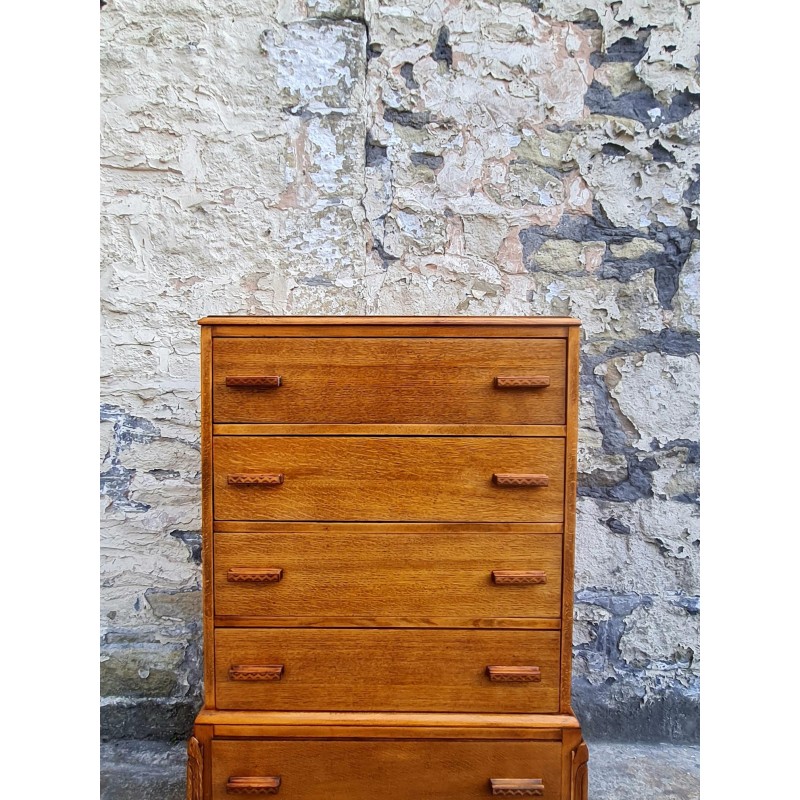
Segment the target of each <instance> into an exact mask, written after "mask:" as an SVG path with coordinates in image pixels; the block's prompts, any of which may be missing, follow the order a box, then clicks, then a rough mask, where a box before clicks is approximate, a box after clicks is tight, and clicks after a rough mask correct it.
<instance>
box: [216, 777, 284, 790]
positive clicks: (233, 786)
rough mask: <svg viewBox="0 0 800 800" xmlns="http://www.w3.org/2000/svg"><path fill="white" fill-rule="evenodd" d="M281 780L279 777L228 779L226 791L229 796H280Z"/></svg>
mask: <svg viewBox="0 0 800 800" xmlns="http://www.w3.org/2000/svg"><path fill="white" fill-rule="evenodd" d="M280 788H281V779H280V776H278V775H273V776H271V777H269V778H228V782H227V784H225V790H226V791H227V793H228V794H278V790H279V789H280Z"/></svg>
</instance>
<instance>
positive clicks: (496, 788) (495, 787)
mask: <svg viewBox="0 0 800 800" xmlns="http://www.w3.org/2000/svg"><path fill="white" fill-rule="evenodd" d="M489 784H490V788H491V791H492V796H493V797H544V782H543V781H542V779H541V778H491V779H490V780H489Z"/></svg>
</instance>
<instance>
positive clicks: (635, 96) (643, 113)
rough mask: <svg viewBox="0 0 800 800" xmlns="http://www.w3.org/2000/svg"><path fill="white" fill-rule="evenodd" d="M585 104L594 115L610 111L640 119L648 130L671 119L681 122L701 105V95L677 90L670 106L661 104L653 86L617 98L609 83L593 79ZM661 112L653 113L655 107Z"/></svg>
mask: <svg viewBox="0 0 800 800" xmlns="http://www.w3.org/2000/svg"><path fill="white" fill-rule="evenodd" d="M584 102H585V104H586V107H587V108H588V109H589V110H590V111H591V112H592V113H593V114H608V115H610V116H613V117H627V118H628V119H635V120H636V121H637V122H641V123H642V125H644V126H645V127H647V128H648V129H651V128H657V127H658V126H659V125H663V124H665V123H669V122H678V121H680V120H682V119H684V118H685V117H688V116H689V114H691V113H692V112H693V111H696V110H697V109H698V108H700V97H699V95H697V94H693V93H692V92H687V91H684V92H678V93H677V94H676V95H675V96H674V97H673V98H672V101H671V102H670V104H669V105H664V104H663V103H660V102H659V101H658V100H657V99H656V97H655V95H654V94H653V92H652V91H651V90H650V89H642V90H641V91H638V92H626V93H625V94H621V95H619V96H618V97H614V95H613V94H612V93H611V90H610V89H609V88H608V87H607V86H603V85H602V84H601V83H598V82H597V81H592V83H591V85H590V86H589V88H588V89H587V90H586V95H585V97H584ZM656 108H657V109H660V111H661V114H660V115H658V116H656V117H655V118H654V117H651V116H650V112H651V111H652V110H653V109H656Z"/></svg>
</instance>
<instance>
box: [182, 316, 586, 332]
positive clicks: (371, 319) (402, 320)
mask: <svg viewBox="0 0 800 800" xmlns="http://www.w3.org/2000/svg"><path fill="white" fill-rule="evenodd" d="M197 324H198V325H226V326H231V327H235V326H244V327H254V326H256V327H258V326H264V327H265V328H267V329H269V328H274V327H282V326H289V327H293V328H304V327H309V328H310V329H311V330H310V331H309V332H306V334H305V335H310V334H313V332H314V330H315V329H317V328H318V327H319V326H332V327H335V328H337V329H338V330H340V331H341V332H342V333H343V334H344V333H346V331H347V330H348V329H349V328H352V327H353V326H355V327H357V328H361V327H365V328H370V327H373V326H374V327H385V326H387V325H388V326H390V327H392V328H398V329H401V330H402V329H407V328H431V329H432V330H435V329H436V328H441V327H454V328H456V329H459V330H462V331H463V330H464V329H465V328H489V329H495V330H496V329H502V328H505V327H509V326H511V327H515V328H516V327H519V328H542V327H545V328H547V327H551V326H553V325H567V326H578V325H580V324H581V322H580V320H578V319H574V318H573V317H544V316H539V317H509V316H496V317H470V316H461V317H446V316H441V317H423V316H420V317H409V316H403V315H394V316H393V315H384V316H378V315H376V316H346V315H345V316H336V317H330V316H323V315H320V316H305V317H304V316H281V315H276V316H251V315H248V316H238V317H237V316H224V317H218V316H212V317H203V318H202V319H200V320H198V321H197Z"/></svg>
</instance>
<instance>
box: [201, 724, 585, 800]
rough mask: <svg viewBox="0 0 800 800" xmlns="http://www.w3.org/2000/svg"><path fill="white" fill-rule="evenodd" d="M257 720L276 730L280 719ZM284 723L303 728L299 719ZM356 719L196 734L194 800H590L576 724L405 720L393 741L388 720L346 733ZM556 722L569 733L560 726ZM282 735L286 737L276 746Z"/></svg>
mask: <svg viewBox="0 0 800 800" xmlns="http://www.w3.org/2000/svg"><path fill="white" fill-rule="evenodd" d="M214 715H217V716H222V717H227V718H228V719H227V720H226V721H227V722H229V721H230V718H231V717H232V714H230V713H228V714H227V715H226V714H225V713H224V712H209V716H210V717H214ZM203 716H204V715H203V714H202V713H201V715H200V718H199V719H202V718H203ZM241 716H242V717H247V715H245V714H242V715H241ZM253 716H259V717H261V718H263V717H271V718H272V719H273V720H278V719H279V718H280V717H281V716H282V715H280V714H276V713H268V714H261V715H253ZM286 716H292V717H293V719H295V720H297V717H298V716H299V715H297V714H295V715H286ZM305 716H308V717H314V716H315V715H313V714H308V715H305ZM317 716H323V715H317ZM350 716H354V715H346V714H342V715H329V717H331V718H333V717H337V718H338V719H337V720H335V723H336V724H320V725H318V726H314V725H311V724H310V723H305V722H298V723H297V728H296V729H293V728H292V726H291V725H288V726H283V725H281V724H272V723H270V724H269V725H265V726H260V725H257V724H256V725H254V724H248V723H246V722H243V724H242V725H240V726H236V725H231V724H224V725H212V724H208V725H204V724H198V725H196V726H195V736H196V737H197V738H194V737H193V738H192V739H191V740H190V745H189V772H188V774H189V782H188V789H187V800H223V799H225V800H227V798H230V797H234V796H260V795H264V796H266V795H279V796H280V797H285V798H287V800H378V799H380V800H479V799H480V798H486V797H542V798H547V799H549V800H586V793H587V790H588V781H587V779H586V761H587V759H588V754H587V752H586V746H585V745H584V744H583V742H582V741H581V736H580V728H579V727H578V725H577V722H576V721H575V719H574V718H572V717H555V716H553V717H550V718H549V719H548V718H546V717H543V716H542V717H538V718H537V717H533V716H531V715H506V716H504V717H503V718H500V717H497V716H495V717H492V718H488V717H487V722H486V723H485V726H482V725H481V724H480V719H481V717H480V715H474V716H473V717H472V718H471V720H469V724H468V725H467V726H466V727H464V728H458V727H457V724H456V720H455V719H454V717H458V718H461V719H462V720H463V718H464V717H466V715H438V720H434V721H433V722H430V721H429V723H425V724H423V725H417V724H414V721H413V720H411V721H409V720H408V719H407V720H405V722H406V723H409V722H410V724H409V725H408V727H407V728H405V729H404V730H402V731H399V730H398V729H396V728H394V729H392V730H391V731H389V730H387V728H386V725H387V720H386V715H384V719H383V720H382V721H381V723H380V725H379V724H377V723H376V724H375V725H373V724H371V723H368V724H364V723H363V720H362V721H361V722H359V723H354V724H353V725H348V724H346V723H344V724H343V722H342V720H346V719H347V718H348V717H350ZM363 716H373V717H377V716H378V715H363ZM418 716H420V717H434V715H418ZM492 719H493V720H494V723H492V721H491V720H492ZM498 719H502V721H501V722H499V723H498V722H497V720H498ZM450 720H452V722H451V721H450ZM523 720H526V721H523ZM559 720H560V721H561V723H562V727H557V726H556V724H557V723H558V721H559ZM554 726H556V727H554ZM315 731H316V732H317V733H318V734H319V735H314V732H315ZM278 732H280V733H281V734H282V735H281V736H275V734H276V733H278ZM259 734H262V735H261V736H259ZM309 734H311V735H309ZM387 734H389V735H392V736H397V737H398V738H386V737H387ZM504 736H507V737H509V738H503V737H504ZM512 737H513V738H512Z"/></svg>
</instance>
